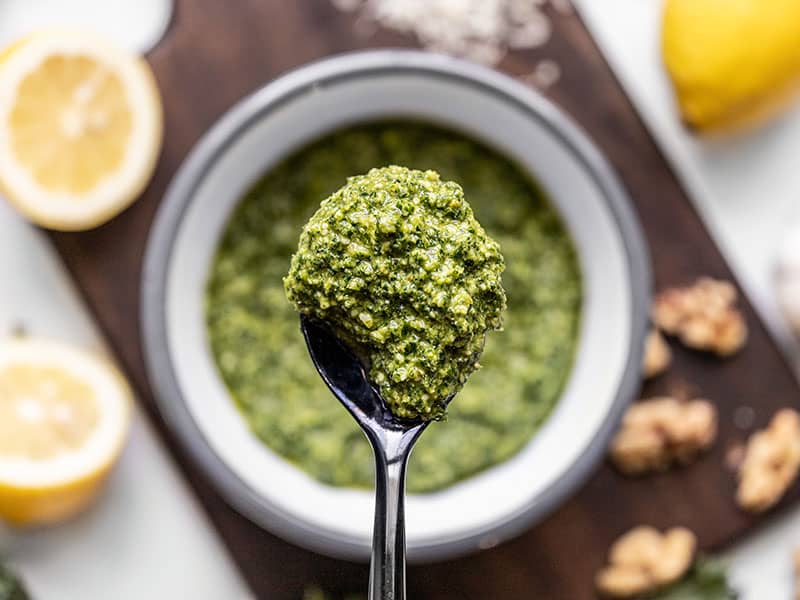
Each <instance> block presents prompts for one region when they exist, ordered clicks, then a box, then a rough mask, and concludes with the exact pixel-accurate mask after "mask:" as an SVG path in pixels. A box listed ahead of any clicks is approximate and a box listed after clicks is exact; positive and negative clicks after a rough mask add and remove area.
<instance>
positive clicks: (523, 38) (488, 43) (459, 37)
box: [331, 0, 572, 85]
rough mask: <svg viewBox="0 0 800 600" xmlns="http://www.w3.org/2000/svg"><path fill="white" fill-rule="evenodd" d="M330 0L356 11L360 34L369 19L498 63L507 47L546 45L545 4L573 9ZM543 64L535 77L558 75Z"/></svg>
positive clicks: (457, 0)
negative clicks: (540, 71) (541, 69)
mask: <svg viewBox="0 0 800 600" xmlns="http://www.w3.org/2000/svg"><path fill="white" fill-rule="evenodd" d="M331 3H332V4H333V5H334V6H335V7H336V8H337V9H339V10H341V11H343V12H355V11H358V15H359V16H358V18H357V21H356V22H357V29H358V33H359V34H361V35H370V34H371V33H372V31H373V30H372V29H371V28H370V27H369V23H370V22H371V23H374V24H376V25H380V26H382V27H385V28H387V29H391V30H393V31H397V32H400V33H405V34H410V35H414V36H415V37H416V38H417V40H418V41H419V43H420V44H421V45H422V46H423V47H424V48H426V49H428V50H432V51H434V52H442V53H444V54H450V55H453V56H458V57H462V58H467V59H470V60H473V61H476V62H479V63H483V64H487V65H496V64H497V63H499V62H500V61H501V60H502V59H503V57H504V56H505V54H506V52H507V51H508V50H509V49H514V50H522V49H532V48H539V47H541V46H543V45H544V44H546V43H547V41H548V40H549V39H550V34H551V30H552V27H551V23H550V19H549V17H548V16H547V15H546V14H545V9H546V7H547V6H548V5H550V6H551V7H552V8H553V10H555V11H556V12H559V13H567V12H571V11H572V5H571V3H570V1H569V0H331ZM543 62H544V61H543ZM548 62H549V63H552V61H548ZM552 65H555V63H552ZM555 66H556V69H557V65H555ZM543 68H544V73H543V74H542V73H540V74H539V75H538V76H537V77H541V78H544V79H548V80H550V79H553V78H554V77H555V79H558V74H559V72H560V71H558V70H555V69H553V68H552V66H551V65H546V66H544V67H543ZM554 74H555V75H554ZM553 81H554V79H553ZM549 85H552V82H551V83H550V84H549Z"/></svg>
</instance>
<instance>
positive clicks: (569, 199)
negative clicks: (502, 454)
mask: <svg viewBox="0 0 800 600" xmlns="http://www.w3.org/2000/svg"><path fill="white" fill-rule="evenodd" d="M403 116H407V117H413V118H415V119H423V120H427V121H430V122H434V123H437V124H441V125H445V126H450V127H452V128H455V129H458V130H461V131H463V132H466V133H468V134H471V135H473V136H474V137H476V138H478V139H480V140H482V141H484V142H485V143H487V144H489V145H490V146H493V147H495V148H496V149H498V150H500V151H501V152H502V153H504V154H506V155H507V156H509V157H511V158H512V159H513V160H515V161H516V162H518V163H519V164H520V165H521V166H523V167H524V168H525V169H527V170H529V171H530V173H532V174H533V176H534V177H535V179H536V180H537V181H538V182H540V183H541V185H542V186H543V188H544V189H545V190H546V192H547V193H548V195H549V197H550V198H551V200H552V202H553V203H554V205H555V207H556V208H557V209H558V211H559V212H560V214H561V216H562V218H563V220H564V221H565V223H566V225H567V228H568V229H569V231H570V233H571V234H572V236H573V238H574V241H575V244H576V246H577V248H578V253H579V256H580V265H581V269H582V274H583V285H584V296H585V300H584V305H583V309H582V310H583V312H582V318H581V328H580V341H579V349H578V353H577V357H576V360H575V365H574V367H573V370H572V374H571V376H570V378H569V382H568V384H567V386H566V389H565V390H564V392H563V396H562V398H561V400H560V402H559V403H558V405H557V407H556V409H555V410H554V412H553V414H552V415H551V416H550V418H549V419H548V420H547V422H546V423H545V424H544V426H543V427H542V428H541V430H540V431H539V432H538V433H537V434H536V435H535V436H534V437H533V439H532V440H531V441H530V443H529V444H528V445H527V446H526V447H525V448H524V449H523V450H522V451H521V452H520V453H519V454H518V455H517V456H515V457H513V458H512V459H510V460H508V461H506V462H505V463H503V464H501V465H498V466H496V467H494V468H492V469H490V470H488V471H486V472H484V473H482V474H480V475H477V476H475V477H473V478H471V479H469V480H467V481H464V482H462V483H459V484H457V485H454V486H452V487H450V488H448V489H446V490H445V491H442V492H439V493H436V494H431V495H424V496H410V497H409V498H408V501H407V507H406V508H407V540H408V549H409V559H410V560H416V561H424V560H432V559H442V558H446V557H451V556H454V555H457V554H461V553H465V552H469V551H473V550H477V549H479V548H487V547H490V546H492V545H494V544H497V543H498V542H500V541H502V540H504V539H507V538H508V537H510V536H513V535H515V534H517V533H519V532H520V531H522V530H523V529H524V528H526V527H528V526H530V525H531V524H532V523H534V522H536V521H538V520H540V519H542V518H543V517H544V516H545V515H546V514H548V512H549V511H551V510H552V509H553V508H554V507H555V506H556V505H557V504H558V503H560V502H561V501H563V500H564V499H565V498H566V497H567V496H568V495H569V494H570V493H571V492H572V491H574V490H575V489H576V487H577V486H578V485H579V484H580V483H582V482H583V481H584V480H585V479H586V477H587V476H588V475H589V473H590V472H591V470H592V468H593V467H595V466H596V464H597V462H598V461H599V460H600V459H601V457H602V456H603V454H604V451H605V446H606V444H607V442H608V437H609V435H610V433H611V431H612V429H613V427H614V426H615V424H616V423H617V421H618V419H619V416H620V414H621V411H622V410H623V408H624V406H625V404H626V403H627V402H628V401H629V400H630V398H631V396H632V395H633V394H634V393H635V389H636V386H637V382H638V379H639V368H640V358H641V351H642V343H643V338H644V332H645V325H646V319H647V309H648V304H649V287H650V275H649V270H648V266H647V265H648V262H647V255H646V250H645V246H644V244H643V241H642V237H641V234H640V231H639V227H638V225H637V223H636V221H635V218H634V217H633V215H632V213H631V210H630V208H629V206H628V203H627V200H626V198H625V194H624V192H623V191H622V189H621V188H620V186H619V184H618V183H617V180H616V178H615V177H614V175H613V173H612V171H611V169H610V168H609V166H608V164H607V163H606V161H605V160H604V159H603V158H602V157H601V156H600V154H599V153H598V152H597V150H596V149H595V148H594V146H593V145H592V144H591V143H590V142H589V141H588V140H587V138H586V137H585V136H584V135H583V134H582V133H581V132H579V131H578V130H577V128H576V127H575V126H574V125H573V124H571V122H570V121H569V120H568V119H567V118H566V117H565V116H564V115H563V114H562V113H561V112H559V111H558V110H557V109H556V108H555V107H554V106H553V105H552V104H550V103H549V102H548V101H546V100H545V99H543V98H542V97H541V96H539V95H538V94H536V93H535V92H534V91H532V90H531V89H529V88H527V87H525V86H523V85H521V84H520V83H517V82H515V81H513V80H512V79H510V78H508V77H506V76H503V75H501V74H498V73H496V72H494V71H490V70H488V69H484V68H481V67H477V66H474V65H471V64H467V63H464V62H460V61H457V60H453V59H449V58H445V57H442V56H437V55H432V54H427V53H421V52H411V51H396V50H386V51H372V52H365V53H358V54H350V55H345V56H340V57H336V58H332V59H328V60H325V61H322V62H319V63H315V64H312V65H310V66H306V67H303V68H301V69H299V70H297V71H294V72H292V73H290V74H288V75H285V76H283V77H281V78H280V79H277V80H276V81H274V82H272V83H270V84H269V85H267V86H266V87H264V88H262V89H261V90H260V91H258V92H256V93H255V94H254V95H252V96H250V97H249V98H247V99H245V100H244V101H242V102H241V103H240V104H238V105H237V106H236V107H234V108H233V109H231V110H230V111H229V112H228V113H227V114H226V115H225V116H224V117H222V118H221V119H220V121H219V122H218V123H217V124H216V125H215V126H214V127H213V128H212V129H211V130H210V131H209V132H208V133H207V134H206V135H205V137H204V138H203V139H202V140H201V141H200V142H199V143H198V145H197V147H196V148H195V149H194V150H193V151H192V153H191V155H190V156H189V158H188V159H187V160H186V162H185V164H184V165H183V166H182V168H181V169H180V171H179V172H178V174H177V175H176V177H175V179H174V181H173V183H172V185H171V187H170V189H169V190H168V192H167V195H166V198H165V200H164V202H163V205H162V206H161V209H160V211H159V214H158V217H157V222H156V224H155V226H154V229H153V232H152V235H151V239H150V243H149V247H148V252H147V256H146V260H145V268H144V275H143V277H144V281H143V308H142V319H143V331H144V342H145V349H146V356H147V362H148V368H149V371H150V376H151V379H152V382H153V385H154V389H155V391H156V394H157V397H158V402H159V406H160V408H161V410H162V411H163V414H164V417H165V418H166V420H167V422H168V423H169V425H170V426H171V427H172V428H173V429H174V430H175V432H176V433H177V435H178V436H179V438H180V439H181V441H182V442H183V443H184V444H185V445H186V447H187V448H188V449H189V451H190V452H191V453H192V455H193V457H194V458H195V459H196V460H197V462H198V463H199V464H200V465H201V467H202V468H203V469H204V470H205V471H206V472H207V473H208V474H209V476H210V477H211V479H212V480H213V481H214V482H215V484H216V485H217V486H218V489H219V491H220V492H221V493H222V494H223V495H224V496H225V497H226V498H227V499H228V501H229V502H230V503H231V504H232V505H233V506H234V507H236V508H237V509H238V510H240V511H241V512H242V513H243V514H245V515H247V516H248V517H250V518H251V519H252V520H253V521H255V522H256V523H258V524H260V525H262V526H263V527H265V528H267V529H270V530H272V531H273V532H275V533H277V534H278V535H281V536H282V537H284V538H286V539H287V540H290V541H292V542H294V543H296V544H299V545H301V546H305V547H307V548H311V549H313V550H316V551H319V552H323V553H326V554H330V555H334V556H338V557H344V558H350V559H366V558H367V557H368V554H369V547H370V534H371V529H372V507H373V499H372V495H371V493H368V492H366V491H356V490H345V489H337V488H333V487H328V486H325V485H322V484H320V483H318V482H316V481H315V480H313V479H311V478H310V477H308V476H307V475H306V474H304V473H303V472H302V471H300V470H299V469H297V468H296V467H294V466H292V465H291V464H289V463H288V462H286V461H284V460H283V459H282V458H280V457H279V456H278V455H276V454H275V453H274V452H272V451H271V450H269V449H268V448H267V447H265V446H264V445H263V444H262V443H261V442H259V441H258V439H256V437H255V436H254V435H252V434H251V433H250V431H249V430H248V427H247V425H246V423H245V421H244V419H243V418H242V416H241V415H240V414H239V412H238V411H237V409H236V407H235V406H234V404H233V402H232V401H231V399H230V397H229V395H228V393H227V391H226V389H225V386H224V384H223V382H222V381H221V379H220V377H219V375H218V373H217V370H216V369H215V367H214V364H213V358H212V356H211V353H210V351H209V345H208V341H207V338H206V331H205V326H204V316H203V298H204V288H205V284H206V278H207V274H208V270H209V265H210V261H211V260H212V257H213V255H214V252H215V248H216V245H217V240H218V239H219V237H220V234H221V232H222V231H223V229H224V227H225V224H226V220H227V218H228V216H229V214H230V213H231V210H232V209H233V208H234V206H235V205H236V203H237V201H238V200H239V198H241V196H242V194H243V193H244V192H245V191H246V190H247V189H248V188H249V187H250V185H251V184H252V183H253V182H254V181H255V180H257V179H258V178H259V176H260V175H262V174H263V173H264V172H265V171H266V170H267V169H269V168H270V166H272V165H274V164H275V163H276V162H278V161H280V160H281V159H282V158H283V157H285V156H286V155H287V154H288V153H290V152H292V151H293V150H295V149H297V148H298V147H300V146H303V145H304V144H306V143H308V142H309V141H311V140H314V139H316V138H318V137H320V136H321V135H322V134H325V133H327V132H330V131H332V130H335V129H339V128H341V127H343V126H346V125H348V124H353V123H360V122H364V121H369V120H375V119H379V118H383V117H395V118H396V117H403ZM456 401H457V400H456ZM500 401H502V399H500ZM331 402H336V400H335V399H334V398H333V397H331ZM343 410H344V409H343ZM443 426H446V425H443Z"/></svg>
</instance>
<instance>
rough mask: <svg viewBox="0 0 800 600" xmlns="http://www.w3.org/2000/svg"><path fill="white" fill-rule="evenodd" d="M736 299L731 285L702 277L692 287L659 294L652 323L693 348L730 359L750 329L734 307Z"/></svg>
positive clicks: (734, 289)
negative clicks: (729, 356)
mask: <svg viewBox="0 0 800 600" xmlns="http://www.w3.org/2000/svg"><path fill="white" fill-rule="evenodd" d="M736 297H737V294H736V288H734V287H733V285H732V284H731V283H729V282H727V281H720V280H717V279H711V278H710V277H701V278H700V279H698V280H697V281H696V282H695V283H694V285H691V286H689V287H684V288H670V289H667V290H664V291H663V292H661V293H660V294H658V295H657V296H656V299H655V301H654V303H653V309H652V318H653V322H654V323H655V324H656V325H657V326H658V328H659V329H661V330H662V331H663V332H665V333H667V334H669V335H674V336H677V337H678V339H680V340H681V342H682V343H684V344H685V345H686V346H689V347H690V348H695V349H696V350H708V351H711V352H715V353H716V354H719V355H720V356H728V355H731V354H733V353H734V352H736V351H737V350H739V349H740V348H741V347H742V346H743V345H744V343H745V341H746V339H747V325H746V323H745V320H744V316H743V315H742V313H741V312H740V311H739V310H738V309H737V308H736V306H735V304H736Z"/></svg>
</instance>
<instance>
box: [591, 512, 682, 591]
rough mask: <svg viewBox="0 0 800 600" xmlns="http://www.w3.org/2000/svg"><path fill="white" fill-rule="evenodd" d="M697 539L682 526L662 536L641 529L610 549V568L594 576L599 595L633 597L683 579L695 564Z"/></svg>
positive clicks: (651, 530) (641, 527)
mask: <svg viewBox="0 0 800 600" xmlns="http://www.w3.org/2000/svg"><path fill="white" fill-rule="evenodd" d="M696 547H697V538H696V537H695V535H694V534H693V533H692V532H691V531H689V530H688V529H685V528H683V527H676V528H673V529H670V530H668V531H666V532H665V533H663V534H662V533H660V532H659V531H658V530H656V529H654V528H652V527H646V526H640V527H636V528H635V529H632V530H631V531H629V532H628V533H626V534H625V535H623V536H622V537H620V538H619V539H618V540H617V541H616V542H614V544H613V545H612V546H611V549H610V550H609V555H608V565H607V566H605V567H603V568H602V569H601V570H600V571H599V572H598V573H597V576H596V577H595V587H596V588H597V591H598V593H600V594H601V595H602V596H604V597H606V598H633V597H636V596H640V595H641V594H646V593H648V592H652V591H654V590H657V589H659V588H661V587H664V586H666V585H669V584H670V583H673V582H675V581H677V580H678V579H680V578H681V577H683V575H684V574H685V573H686V571H687V570H688V569H689V567H690V566H691V564H692V560H693V559H694V554H695V549H696Z"/></svg>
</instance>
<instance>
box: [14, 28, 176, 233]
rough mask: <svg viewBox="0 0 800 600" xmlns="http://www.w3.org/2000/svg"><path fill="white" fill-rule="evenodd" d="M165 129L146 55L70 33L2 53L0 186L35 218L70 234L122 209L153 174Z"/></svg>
mask: <svg viewBox="0 0 800 600" xmlns="http://www.w3.org/2000/svg"><path fill="white" fill-rule="evenodd" d="M162 136H163V125H162V108H161V98H160V95H159V92H158V87H157V86H156V82H155V78H154V77H153V73H152V71H151V70H150V67H149V66H148V65H147V63H146V62H145V61H144V60H142V59H141V58H139V57H137V56H135V55H133V54H131V53H129V52H127V51H124V50H122V49H120V48H117V47H115V46H114V45H112V44H110V43H108V42H106V41H105V40H103V39H102V38H99V37H97V36H95V35H92V34H89V33H86V32H79V31H71V30H47V31H42V32H39V33H35V34H32V35H30V36H28V37H26V38H23V39H22V40H20V41H17V42H15V43H14V44H12V45H11V46H9V47H8V48H7V49H6V50H5V51H3V52H0V190H1V191H2V192H3V193H4V195H6V196H7V197H8V199H9V200H10V201H11V202H12V203H13V204H14V205H16V206H17V208H18V209H19V210H20V211H21V212H22V213H23V214H24V215H26V216H27V217H28V218H29V219H31V220H32V221H33V222H35V223H37V224H39V225H42V226H43V227H48V228H51V229H59V230H65V231H74V230H83V229H89V228H92V227H96V226H98V225H100V224H102V223H104V222H105V221H107V220H109V219H110V218H112V217H113V216H115V215H117V214H118V213H119V212H121V211H122V210H123V209H125V208H126V207H127V206H128V205H129V204H130V203H131V202H133V201H134V200H135V199H136V198H137V197H138V196H139V195H140V194H141V192H142V190H143V189H144V188H145V186H146V185H147V183H148V181H149V180H150V177H151V176H152V174H153V170H154V169H155V165H156V161H157V159H158V154H159V151H160V148H161V141H162Z"/></svg>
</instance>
